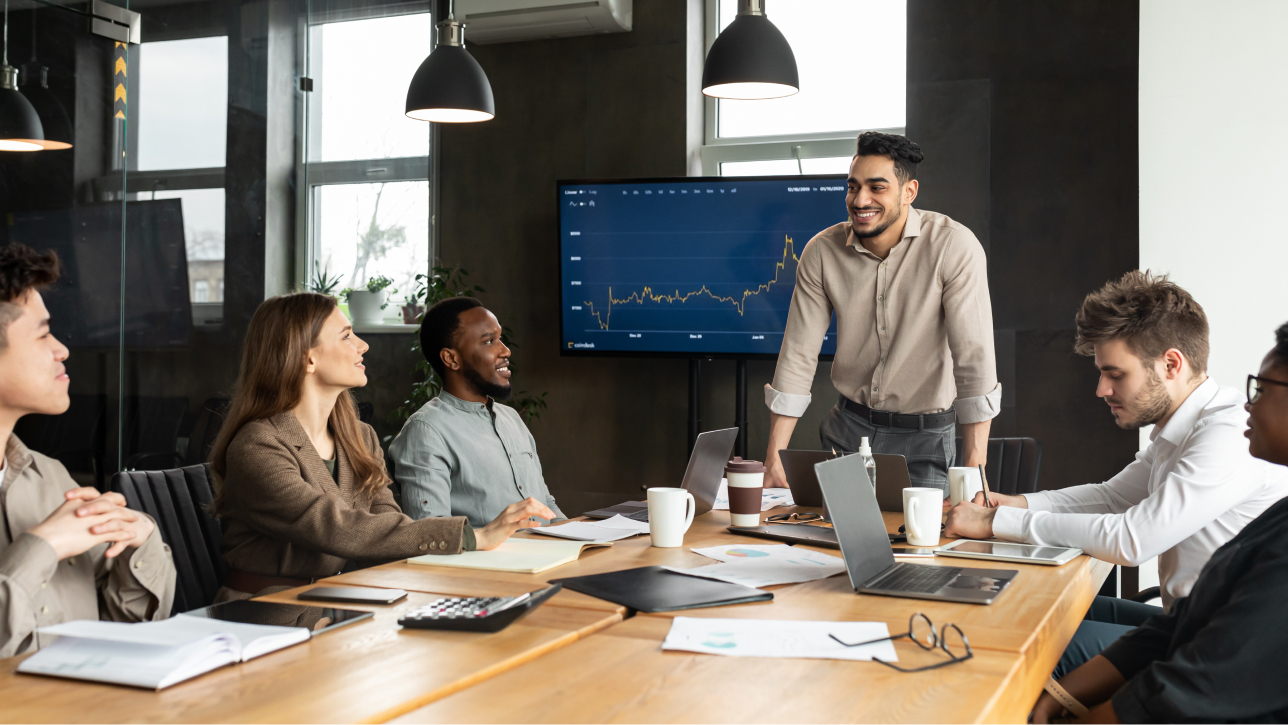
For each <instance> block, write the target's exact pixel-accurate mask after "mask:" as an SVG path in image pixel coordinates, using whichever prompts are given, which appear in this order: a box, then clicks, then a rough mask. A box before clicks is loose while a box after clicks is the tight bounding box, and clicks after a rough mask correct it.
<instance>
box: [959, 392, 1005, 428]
mask: <svg viewBox="0 0 1288 725" xmlns="http://www.w3.org/2000/svg"><path fill="white" fill-rule="evenodd" d="M953 408H955V409H956V410H957V422H958V423H982V422H984V421H986V420H992V419H994V418H996V417H997V414H998V413H1000V412H1002V384H1001V383H998V384H997V386H996V387H994V388H993V389H992V390H991V391H989V392H987V393H984V394H983V395H977V396H975V397H973V398H958V399H957V400H955V401H953Z"/></svg>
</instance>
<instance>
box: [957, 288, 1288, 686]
mask: <svg viewBox="0 0 1288 725" xmlns="http://www.w3.org/2000/svg"><path fill="white" fill-rule="evenodd" d="M1075 323H1076V325H1077V342H1076V350H1077V352H1079V353H1080V354H1083V355H1094V356H1095V361H1096V367H1097V368H1098V369H1099V371H1100V381H1099V384H1098V385H1097V386H1096V395H1098V396H1099V397H1100V398H1102V399H1103V400H1104V401H1105V403H1106V404H1108V406H1109V413H1110V415H1112V416H1113V418H1114V421H1115V422H1116V423H1117V424H1118V427H1120V428H1124V429H1127V430H1136V429H1139V428H1143V427H1145V426H1149V425H1152V426H1154V430H1153V432H1152V434H1151V435H1150V444H1149V447H1147V448H1146V449H1145V450H1143V451H1141V452H1140V453H1138V454H1137V455H1136V460H1135V461H1134V462H1132V463H1131V465H1129V466H1127V467H1126V468H1125V469H1123V471H1122V472H1121V473H1119V474H1118V475H1117V476H1114V477H1113V478H1111V479H1110V480H1108V481H1106V482H1104V483H1091V484H1086V485H1083V486H1074V487H1072V488H1065V489H1061V490H1058V491H1042V492H1039V493H1033V494H1025V495H1023V496H1002V495H998V494H994V495H993V497H992V500H993V501H994V502H995V503H997V504H1000V505H999V506H998V507H997V508H985V507H983V506H982V505H979V504H982V503H983V498H982V497H980V496H977V497H976V502H966V501H963V502H962V503H960V504H958V505H957V506H955V507H954V508H953V509H952V510H951V511H949V512H948V521H947V523H946V530H947V533H948V535H950V536H962V537H967V538H972V539H986V538H989V537H991V536H996V537H997V538H999V539H1005V540H1008V541H1020V542H1024V543H1029V544H1049V545H1054V546H1074V547H1078V548H1080V549H1082V550H1084V551H1086V552H1087V553H1088V554H1091V555H1092V556H1094V557H1096V558H1098V559H1103V560H1105V561H1108V562H1112V563H1114V564H1121V565H1123V566H1139V565H1140V564H1141V563H1143V562H1145V561H1148V560H1150V559H1152V558H1154V557H1155V556H1157V557H1158V574H1159V583H1160V585H1161V588H1162V599H1163V609H1159V608H1158V607H1155V606H1151V605H1148V604H1139V603H1137V602H1132V601H1129V600H1122V599H1112V598H1109V597H1097V599H1096V601H1095V602H1094V603H1093V604H1092V606H1091V610H1090V611H1089V612H1088V613H1087V618H1086V620H1084V621H1083V623H1082V624H1081V625H1080V626H1079V628H1078V632H1077V633H1076V634H1075V635H1074V638H1073V641H1072V642H1070V644H1069V648H1068V649H1067V650H1066V651H1065V655H1064V658H1063V659H1061V660H1060V664H1059V667H1058V668H1057V670H1056V673H1057V676H1059V675H1062V674H1064V673H1066V672H1069V671H1070V670H1072V669H1073V668H1075V667H1077V666H1078V665H1080V664H1081V663H1082V662H1085V661H1087V660H1088V659H1090V658H1091V657H1094V656H1095V655H1096V654H1098V653H1099V652H1100V651H1101V650H1102V649H1104V647H1106V646H1108V645H1109V644H1110V643H1111V642H1113V641H1114V640H1115V639H1117V638H1118V636H1120V635H1121V634H1123V633H1124V632H1126V631H1127V630H1128V629H1131V628H1132V627H1134V626H1137V625H1139V624H1141V623H1142V622H1144V621H1145V619H1147V618H1148V617H1150V616H1152V615H1154V614H1161V613H1162V612H1163V611H1164V610H1165V609H1166V610H1170V608H1171V606H1172V603H1173V602H1174V601H1176V600H1177V599H1180V598H1182V597H1184V596H1186V595H1187V594H1189V591H1190V588H1191V587H1192V586H1193V585H1194V582H1195V580H1196V579H1198V576H1199V572H1200V571H1201V570H1202V569H1203V566H1204V565H1205V564H1207V562H1208V559H1209V558H1211V556H1212V552H1214V551H1216V550H1217V549H1218V548H1220V547H1221V545H1222V544H1224V543H1226V542H1227V541H1229V540H1230V539H1232V538H1234V537H1235V535H1236V534H1238V533H1239V532H1240V531H1241V530H1242V529H1243V527H1244V526H1246V525H1247V524H1248V522H1250V521H1252V520H1253V519H1255V518H1256V517H1257V516H1259V515H1261V513H1262V512H1263V511H1265V510H1266V509H1267V508H1268V507H1269V506H1271V505H1272V504H1274V503H1275V502H1276V501H1278V500H1279V499H1281V498H1283V497H1284V496H1285V495H1288V475H1286V472H1285V469H1284V468H1283V467H1282V466H1273V465H1270V464H1268V463H1266V462H1264V461H1260V460H1257V459H1254V458H1253V457H1252V456H1251V455H1249V454H1248V445H1247V441H1246V439H1245V438H1244V431H1245V430H1246V429H1247V423H1246V418H1247V417H1246V416H1245V415H1244V414H1243V403H1244V400H1245V399H1244V396H1243V391H1240V390H1236V389H1235V388H1227V387H1221V386H1219V385H1217V383H1216V381H1214V380H1212V379H1211V378H1209V377H1208V376H1207V372H1206V370H1207V357H1208V322H1207V316H1206V315H1205V314H1204V312H1203V308H1202V307H1200V306H1199V304H1198V303H1197V302H1195V301H1194V298H1193V297H1191V296H1190V295H1189V293H1188V292H1186V291H1185V290H1183V289H1181V288H1180V287H1179V286H1178V285H1176V284H1174V283H1172V282H1171V281H1169V280H1168V279H1167V277H1166V276H1161V275H1158V276H1156V275H1151V274H1150V273H1149V272H1140V271H1135V272H1129V273H1127V274H1126V275H1125V276H1123V278H1122V279H1120V280H1117V281H1114V282H1110V283H1109V284H1107V285H1105V286H1104V287H1103V288H1102V289H1100V290H1098V291H1096V292H1093V293H1092V294H1090V295H1088V296H1087V298H1086V300H1084V301H1083V303H1082V309H1081V310H1079V312H1078V314H1077V317H1076V320H1075ZM981 496H982V494H981Z"/></svg>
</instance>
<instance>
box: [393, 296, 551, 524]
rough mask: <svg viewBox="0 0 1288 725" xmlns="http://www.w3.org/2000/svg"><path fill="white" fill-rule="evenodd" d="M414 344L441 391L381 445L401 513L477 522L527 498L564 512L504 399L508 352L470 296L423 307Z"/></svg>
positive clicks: (496, 328)
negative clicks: (425, 309)
mask: <svg viewBox="0 0 1288 725" xmlns="http://www.w3.org/2000/svg"><path fill="white" fill-rule="evenodd" d="M420 348H421V351H422V352H423V353H424V354H425V358H426V359H427V360H428V361H429V364H430V365H431V366H432V367H433V368H434V372H436V373H437V374H438V377H439V379H440V380H442V381H443V389H442V391H441V392H440V393H439V394H438V396H437V397H435V398H434V399H433V400H431V401H429V402H428V403H425V405H424V406H422V407H421V409H420V410H418V411H416V412H415V413H414V414H412V416H411V417H410V418H408V419H407V423H406V424H405V425H404V426H403V429H402V431H401V432H399V433H398V437H397V438H395V439H394V442H393V444H392V445H390V447H389V455H390V456H391V457H392V458H393V461H394V471H393V473H394V477H395V478H396V479H397V480H398V483H399V485H401V486H402V498H403V502H402V503H403V507H402V508H403V511H404V512H405V513H406V514H407V515H408V516H410V517H412V518H414V519H423V518H428V517H430V516H465V517H467V518H468V519H469V522H470V525H471V526H476V527H477V526H483V525H485V524H487V523H488V522H490V521H492V520H493V519H495V518H496V517H497V516H498V515H500V513H501V512H502V511H504V510H505V508H506V507H507V506H509V505H510V504H513V503H516V502H518V501H522V500H523V499H525V498H529V497H530V498H535V499H536V500H538V501H541V502H543V503H545V504H546V505H547V506H549V507H550V510H551V511H553V512H554V513H555V514H557V516H558V519H557V520H559V519H563V518H565V517H564V515H563V512H561V511H560V510H559V507H558V506H556V505H555V497H554V496H552V495H550V490H549V489H548V488H546V482H545V479H544V478H543V477H542V475H541V460H540V459H539V458H537V444H536V441H535V440H534V439H533V438H532V433H530V432H529V431H528V428H527V426H525V425H524V424H523V419H522V418H521V417H519V414H518V413H517V412H515V410H514V409H513V408H511V407H509V406H506V405H500V404H499V401H503V400H506V399H508V398H509V397H510V394H511V391H512V388H511V387H510V349H509V348H508V347H506V346H505V343H503V342H501V323H499V322H497V319H496V316H495V315H493V314H492V313H491V312H488V310H487V309H486V308H484V307H483V303H482V302H479V301H478V300H476V299H474V298H473V297H453V298H451V299H448V300H444V301H442V302H440V303H438V304H436V305H434V306H433V307H431V308H430V309H429V311H428V312H426V313H425V317H424V319H422V320H421V323H420Z"/></svg>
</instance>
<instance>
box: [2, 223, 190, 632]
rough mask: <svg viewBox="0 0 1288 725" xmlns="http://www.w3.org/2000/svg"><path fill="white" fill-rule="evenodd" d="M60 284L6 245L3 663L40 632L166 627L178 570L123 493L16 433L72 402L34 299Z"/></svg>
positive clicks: (37, 262) (48, 262) (41, 262)
mask: <svg viewBox="0 0 1288 725" xmlns="http://www.w3.org/2000/svg"><path fill="white" fill-rule="evenodd" d="M57 278H58V258H57V257H56V256H54V254H53V252H48V253H46V254H43V255H41V254H37V253H36V252H34V251H32V250H31V249H29V248H27V247H24V246H22V245H19V244H11V245H9V246H6V247H0V446H3V448H0V451H2V453H0V657H11V656H13V655H16V654H22V653H24V652H28V651H31V650H35V649H39V648H40V647H42V646H44V645H45V644H46V643H47V642H46V641H45V640H46V639H48V638H45V637H42V636H41V635H40V634H39V633H37V632H36V631H35V630H36V629H37V628H38V627H45V626H49V625H52V624H58V623H59V622H65V621H69V620H73V619H108V620H113V621H120V622H130V621H140V620H145V619H164V618H166V617H167V616H169V615H170V605H171V603H172V602H173V601H174V583H175V569H174V561H173V560H172V558H171V556H170V548H169V547H168V546H166V545H165V543H164V542H162V541H161V533H160V532H159V531H158V530H157V527H156V525H155V524H154V523H153V521H152V519H150V518H148V517H147V516H145V515H144V514H141V513H137V512H134V511H131V510H129V509H127V508H125V499H124V498H123V497H122V496H121V495H120V494H116V493H107V494H100V493H99V492H98V491H97V490H95V489H93V488H81V487H78V486H77V485H76V483H75V482H74V481H73V480H72V478H71V476H70V475H68V473H67V469H65V468H63V466H62V464H61V463H59V462H58V461H55V460H53V459H52V458H48V457H46V456H43V455H41V454H39V453H35V452H33V451H30V450H28V449H27V447H26V446H24V445H23V444H22V441H20V440H18V438H17V436H15V435H13V427H14V424H16V423H17V422H18V419H19V418H21V417H22V416H24V415H28V414H31V413H42V414H45V415H58V414H61V413H64V412H66V410H67V407H68V406H69V405H70V403H71V401H70V399H69V398H68V395H67V387H68V383H69V380H68V377H67V373H66V370H65V368H64V367H63V361H64V360H66V359H67V354H68V352H67V348H66V347H64V346H63V344H62V343H61V342H59V341H58V340H57V339H55V338H54V336H53V334H52V333H51V332H50V330H49V311H48V310H46V309H45V303H44V300H43V299H42V298H41V296H40V292H39V291H38V290H37V288H39V287H43V286H45V285H48V284H52V283H53V282H54V281H55V280H56V279H57Z"/></svg>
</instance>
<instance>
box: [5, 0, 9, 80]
mask: <svg viewBox="0 0 1288 725" xmlns="http://www.w3.org/2000/svg"><path fill="white" fill-rule="evenodd" d="M4 64H5V65H9V0H4Z"/></svg>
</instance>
